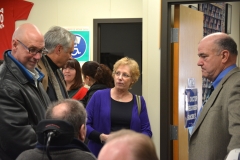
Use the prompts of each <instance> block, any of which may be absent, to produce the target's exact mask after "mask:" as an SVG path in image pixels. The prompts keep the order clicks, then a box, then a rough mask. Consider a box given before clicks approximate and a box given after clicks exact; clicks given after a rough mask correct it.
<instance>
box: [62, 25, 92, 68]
mask: <svg viewBox="0 0 240 160" xmlns="http://www.w3.org/2000/svg"><path fill="white" fill-rule="evenodd" d="M65 28H66V29H67V30H69V31H70V32H71V33H73V34H74V35H75V36H76V39H75V44H74V51H73V53H72V57H73V58H74V59H76V60H78V61H79V62H80V63H81V62H86V61H89V59H90V50H89V46H90V45H89V28H88V27H65Z"/></svg>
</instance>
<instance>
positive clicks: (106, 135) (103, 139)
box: [99, 133, 109, 144]
mask: <svg viewBox="0 0 240 160" xmlns="http://www.w3.org/2000/svg"><path fill="white" fill-rule="evenodd" d="M108 137H109V135H108V134H104V133H102V134H100V136H99V138H100V141H101V143H102V144H104V143H105V142H106V141H107V139H108Z"/></svg>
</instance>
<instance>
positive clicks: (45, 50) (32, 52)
mask: <svg viewBox="0 0 240 160" xmlns="http://www.w3.org/2000/svg"><path fill="white" fill-rule="evenodd" d="M17 41H18V42H19V43H20V44H21V45H22V46H23V47H24V48H26V49H27V50H28V52H29V53H31V54H32V55H36V54H37V53H40V54H41V56H42V55H43V54H45V53H47V52H48V50H47V49H46V48H43V49H40V50H38V49H37V48H35V47H32V48H28V47H27V46H26V45H25V44H23V43H22V42H21V41H19V40H17Z"/></svg>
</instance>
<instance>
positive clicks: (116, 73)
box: [114, 72, 131, 78]
mask: <svg viewBox="0 0 240 160" xmlns="http://www.w3.org/2000/svg"><path fill="white" fill-rule="evenodd" d="M114 74H115V75H116V76H117V77H120V76H121V75H122V77H123V78H129V77H131V76H129V75H128V74H127V73H121V72H115V73H114Z"/></svg>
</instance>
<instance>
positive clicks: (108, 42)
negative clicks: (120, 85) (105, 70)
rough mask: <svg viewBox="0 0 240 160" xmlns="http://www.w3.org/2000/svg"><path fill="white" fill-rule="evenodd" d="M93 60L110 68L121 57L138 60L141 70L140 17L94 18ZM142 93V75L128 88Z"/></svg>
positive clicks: (135, 92) (134, 92)
mask: <svg viewBox="0 0 240 160" xmlns="http://www.w3.org/2000/svg"><path fill="white" fill-rule="evenodd" d="M93 22H94V33H93V37H94V42H93V60H94V61H98V62H100V63H103V64H105V65H107V66H108V67H109V68H110V69H112V68H113V64H114V63H115V62H116V61H117V60H119V59H121V58H122V57H125V56H127V57H130V58H133V59H134V60H136V61H137V62H138V65H139V69H140V72H142V19H141V18H128V19H94V20H93ZM130 91H131V92H132V93H133V94H138V95H142V75H140V77H139V80H138V82H137V83H136V84H134V85H133V87H132V89H131V90H130Z"/></svg>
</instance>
